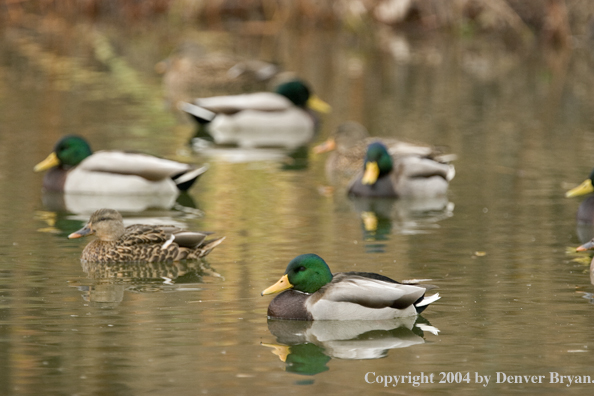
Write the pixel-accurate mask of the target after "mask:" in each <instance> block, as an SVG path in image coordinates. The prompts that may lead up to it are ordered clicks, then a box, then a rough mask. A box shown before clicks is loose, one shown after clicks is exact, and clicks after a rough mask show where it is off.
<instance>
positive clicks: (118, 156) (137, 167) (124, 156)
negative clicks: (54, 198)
mask: <svg viewBox="0 0 594 396" xmlns="http://www.w3.org/2000/svg"><path fill="white" fill-rule="evenodd" d="M77 168H80V169H82V170H86V171H93V172H106V173H115V174H121V175H136V176H140V177H143V178H145V179H147V180H152V181H157V180H163V179H166V178H168V177H172V176H175V175H178V174H182V173H185V172H187V171H188V170H190V169H192V166H191V165H189V164H184V163H181V162H177V161H171V160H168V159H164V158H159V157H154V156H152V155H147V154H137V153H128V152H124V151H98V152H96V153H94V154H93V155H91V156H90V157H87V158H86V159H85V160H84V161H82V162H81V163H80V164H79V165H78V167H77Z"/></svg>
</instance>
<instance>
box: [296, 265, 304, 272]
mask: <svg viewBox="0 0 594 396" xmlns="http://www.w3.org/2000/svg"><path fill="white" fill-rule="evenodd" d="M297 271H299V272H301V271H305V267H304V266H301V267H299V268H298V269H297Z"/></svg>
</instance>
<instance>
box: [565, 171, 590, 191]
mask: <svg viewBox="0 0 594 396" xmlns="http://www.w3.org/2000/svg"><path fill="white" fill-rule="evenodd" d="M591 192H594V170H592V172H590V176H588V178H587V179H586V180H584V181H583V182H582V184H580V185H579V186H577V187H574V188H572V189H571V190H569V191H567V192H566V193H565V196H566V197H567V198H570V197H578V196H580V195H586V194H590V193H591Z"/></svg>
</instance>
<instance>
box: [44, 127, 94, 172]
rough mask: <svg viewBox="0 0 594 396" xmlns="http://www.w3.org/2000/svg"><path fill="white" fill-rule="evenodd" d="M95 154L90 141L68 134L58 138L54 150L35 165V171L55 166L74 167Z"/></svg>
mask: <svg viewBox="0 0 594 396" xmlns="http://www.w3.org/2000/svg"><path fill="white" fill-rule="evenodd" d="M91 154H93V152H92V151H91V147H90V146H89V143H87V141H86V140H85V139H83V138H82V137H80V136H76V135H67V136H64V137H63V138H62V139H60V140H58V142H57V143H56V145H55V147H54V151H53V152H52V153H51V154H50V155H49V156H48V157H47V158H46V159H45V160H43V161H41V162H40V163H38V164H37V165H35V168H33V170H34V171H35V172H40V171H44V170H47V169H50V168H53V167H55V166H66V167H73V166H76V165H78V164H80V163H81V161H82V160H84V159H85V158H87V157H88V156H90V155H91Z"/></svg>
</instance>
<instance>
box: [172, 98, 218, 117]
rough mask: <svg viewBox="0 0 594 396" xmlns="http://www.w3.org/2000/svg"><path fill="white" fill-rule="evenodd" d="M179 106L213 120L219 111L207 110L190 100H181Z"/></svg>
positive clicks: (181, 108)
mask: <svg viewBox="0 0 594 396" xmlns="http://www.w3.org/2000/svg"><path fill="white" fill-rule="evenodd" d="M177 107H178V108H179V109H180V110H182V111H185V112H186V113H190V114H192V115H194V116H196V117H198V118H201V119H203V120H206V121H212V120H213V119H214V118H215V116H216V115H217V113H214V112H212V111H210V110H207V109H205V108H204V107H200V106H196V105H194V104H191V103H188V102H180V103H179V104H178V106H177Z"/></svg>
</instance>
